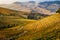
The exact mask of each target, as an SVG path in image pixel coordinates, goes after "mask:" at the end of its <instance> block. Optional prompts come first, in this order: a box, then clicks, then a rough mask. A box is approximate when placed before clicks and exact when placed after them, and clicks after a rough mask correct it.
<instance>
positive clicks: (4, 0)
mask: <svg viewBox="0 0 60 40" xmlns="http://www.w3.org/2000/svg"><path fill="white" fill-rule="evenodd" d="M16 1H18V2H27V1H36V2H44V1H60V0H0V4H11V3H13V2H16Z"/></svg>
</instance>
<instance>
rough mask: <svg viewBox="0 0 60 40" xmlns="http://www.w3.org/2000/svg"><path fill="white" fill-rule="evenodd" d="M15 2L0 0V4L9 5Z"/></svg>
mask: <svg viewBox="0 0 60 40" xmlns="http://www.w3.org/2000/svg"><path fill="white" fill-rule="evenodd" d="M15 1H17V0H0V4H10V3H13V2H15Z"/></svg>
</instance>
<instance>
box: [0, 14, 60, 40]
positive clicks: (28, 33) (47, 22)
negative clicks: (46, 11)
mask: <svg viewBox="0 0 60 40" xmlns="http://www.w3.org/2000/svg"><path fill="white" fill-rule="evenodd" d="M5 20H6V19H5ZM8 20H9V19H8ZM14 20H15V21H20V22H22V23H21V24H23V25H22V26H19V25H21V24H20V23H19V22H18V23H19V25H17V26H13V27H11V28H5V29H2V30H0V39H1V40H57V39H59V37H60V35H59V34H60V32H59V31H60V14H59V13H57V14H54V15H51V16H48V17H46V18H43V19H41V20H37V21H34V20H25V19H24V20H23V19H12V21H14ZM21 20H22V21H21ZM6 21H7V20H6ZM10 21H11V19H10ZM12 21H11V22H12ZM24 21H25V22H24ZM27 21H28V23H27V24H24V23H26V22H27ZM2 22H3V20H2ZM30 22H31V23H30ZM3 23H4V22H3ZM6 23H7V22H6ZM8 23H9V22H8ZM13 23H16V22H13Z"/></svg>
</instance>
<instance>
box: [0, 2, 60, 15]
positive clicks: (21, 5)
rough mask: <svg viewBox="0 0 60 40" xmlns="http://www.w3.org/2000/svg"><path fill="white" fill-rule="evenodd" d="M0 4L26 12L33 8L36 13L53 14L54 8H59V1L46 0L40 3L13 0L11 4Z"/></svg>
mask: <svg viewBox="0 0 60 40" xmlns="http://www.w3.org/2000/svg"><path fill="white" fill-rule="evenodd" d="M0 6H1V7H4V8H9V9H13V10H18V11H23V12H28V13H30V12H31V11H32V10H34V11H35V12H37V13H41V14H48V15H51V14H54V13H55V12H56V10H58V9H59V8H60V1H47V2H40V3H36V2H35V1H28V2H14V3H13V4H10V5H0ZM51 12H53V13H51Z"/></svg>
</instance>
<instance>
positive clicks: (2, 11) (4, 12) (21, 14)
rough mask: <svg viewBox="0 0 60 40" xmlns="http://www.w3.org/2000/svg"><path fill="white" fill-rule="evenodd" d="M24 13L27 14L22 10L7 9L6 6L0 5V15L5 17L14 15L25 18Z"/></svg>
mask: <svg viewBox="0 0 60 40" xmlns="http://www.w3.org/2000/svg"><path fill="white" fill-rule="evenodd" d="M24 14H27V13H26V12H22V11H17V10H12V9H8V8H3V7H0V16H6V17H8V16H9V17H11V18H13V17H16V18H26V16H25V15H24Z"/></svg>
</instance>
